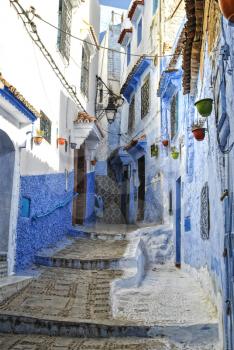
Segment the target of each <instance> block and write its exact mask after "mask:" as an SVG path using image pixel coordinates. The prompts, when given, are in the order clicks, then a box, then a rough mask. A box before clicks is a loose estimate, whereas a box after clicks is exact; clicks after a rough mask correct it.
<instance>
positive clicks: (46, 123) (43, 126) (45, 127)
mask: <svg viewBox="0 0 234 350" xmlns="http://www.w3.org/2000/svg"><path fill="white" fill-rule="evenodd" d="M51 124H52V123H51V120H50V119H49V118H48V117H47V116H46V115H45V113H44V112H42V111H41V118H40V130H41V131H43V133H44V134H43V137H44V139H45V140H46V141H47V142H49V143H51Z"/></svg>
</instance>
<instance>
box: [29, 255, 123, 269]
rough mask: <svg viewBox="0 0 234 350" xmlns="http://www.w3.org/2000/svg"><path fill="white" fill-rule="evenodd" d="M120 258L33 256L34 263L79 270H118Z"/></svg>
mask: <svg viewBox="0 0 234 350" xmlns="http://www.w3.org/2000/svg"><path fill="white" fill-rule="evenodd" d="M119 262H120V259H69V258H67V259H66V258H59V257H57V258H56V257H46V256H40V255H37V256H35V264H37V265H41V266H48V267H63V268H71V269H80V270H107V269H111V270H115V269H116V270H118V269H119V267H120V263H119Z"/></svg>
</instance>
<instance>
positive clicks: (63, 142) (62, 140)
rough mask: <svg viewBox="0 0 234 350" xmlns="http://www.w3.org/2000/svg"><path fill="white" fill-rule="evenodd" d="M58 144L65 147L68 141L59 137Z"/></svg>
mask: <svg viewBox="0 0 234 350" xmlns="http://www.w3.org/2000/svg"><path fill="white" fill-rule="evenodd" d="M57 143H58V145H60V146H64V145H65V143H66V139H64V138H63V137H58V138H57Z"/></svg>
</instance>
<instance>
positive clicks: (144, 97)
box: [141, 75, 150, 119]
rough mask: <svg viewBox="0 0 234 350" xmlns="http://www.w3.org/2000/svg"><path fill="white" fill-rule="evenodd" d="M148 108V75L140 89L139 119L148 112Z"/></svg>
mask: <svg viewBox="0 0 234 350" xmlns="http://www.w3.org/2000/svg"><path fill="white" fill-rule="evenodd" d="M149 107H150V75H148V76H147V78H146V80H145V82H144V84H143V86H142V88H141V119H143V118H144V117H145V116H146V115H147V114H148V112H149Z"/></svg>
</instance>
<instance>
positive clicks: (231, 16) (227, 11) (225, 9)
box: [219, 0, 234, 22]
mask: <svg viewBox="0 0 234 350" xmlns="http://www.w3.org/2000/svg"><path fill="white" fill-rule="evenodd" d="M219 7H220V9H221V11H222V13H223V15H224V17H225V18H227V19H228V20H229V21H231V22H234V2H233V0H219Z"/></svg>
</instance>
